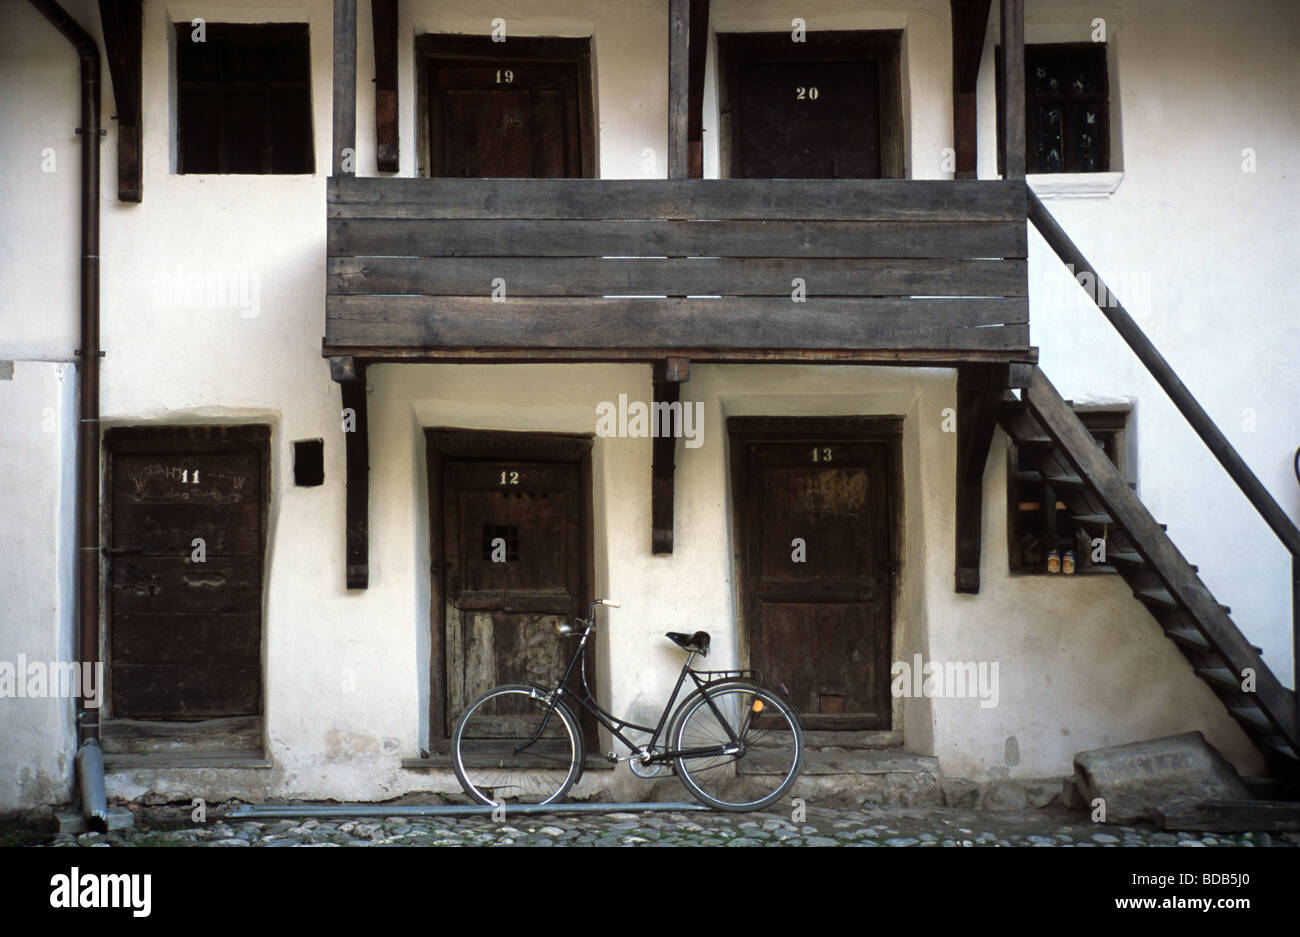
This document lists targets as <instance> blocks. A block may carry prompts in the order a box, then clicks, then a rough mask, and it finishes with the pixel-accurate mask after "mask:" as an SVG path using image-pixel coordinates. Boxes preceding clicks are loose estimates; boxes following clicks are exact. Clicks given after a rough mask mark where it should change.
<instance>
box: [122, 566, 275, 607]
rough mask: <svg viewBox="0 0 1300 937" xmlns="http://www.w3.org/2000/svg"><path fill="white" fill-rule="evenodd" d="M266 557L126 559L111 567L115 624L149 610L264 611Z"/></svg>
mask: <svg viewBox="0 0 1300 937" xmlns="http://www.w3.org/2000/svg"><path fill="white" fill-rule="evenodd" d="M261 566H262V564H261V558H260V557H224V558H223V557H209V558H208V561H207V562H206V563H192V562H190V560H189V558H188V557H185V558H179V557H131V556H126V557H120V558H118V559H117V560H116V561H115V562H113V563H112V564H111V567H110V571H109V576H108V583H107V589H108V593H109V595H110V597H111V600H112V603H113V614H114V620H115V621H116V620H117V618H118V617H120V616H121V615H123V614H128V613H137V612H138V613H142V614H143V613H148V612H158V613H163V612H178V613H189V612H193V613H195V614H201V613H204V612H208V613H215V612H240V613H247V614H256V613H257V612H259V611H260V609H261V607H262V568H261Z"/></svg>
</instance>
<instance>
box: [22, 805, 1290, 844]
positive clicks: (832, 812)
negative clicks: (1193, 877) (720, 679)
mask: <svg viewBox="0 0 1300 937" xmlns="http://www.w3.org/2000/svg"><path fill="white" fill-rule="evenodd" d="M181 817H184V820H183V821H182V820H181ZM799 820H800V821H801V822H795V821H794V820H792V818H791V814H790V812H789V811H785V812H782V813H773V812H766V813H747V814H722V813H713V812H707V811H689V812H688V811H683V812H671V811H652V812H645V813H619V812H615V813H609V814H604V815H594V814H584V815H576V814H567V815H566V814H563V813H559V814H538V815H532V816H527V815H525V816H515V817H509V816H507V818H506V819H505V820H504V822H494V821H493V820H492V818H491V817H486V816H484V817H457V818H445V817H438V818H414V817H388V818H383V817H376V818H373V819H372V818H366V819H330V820H324V819H323V820H302V819H294V820H273V819H267V820H260V821H248V820H235V819H221V818H220V817H218V816H216V815H215V813H214V814H213V815H210V816H209V822H208V823H206V824H202V825H200V824H192V823H189V822H188V812H184V813H182V812H181V811H177V810H175V809H174V808H173V809H172V810H171V811H170V813H169V811H167V810H165V809H164V810H157V809H152V810H151V809H149V808H146V809H145V810H142V811H140V812H139V813H138V823H137V827H136V828H135V829H130V830H121V831H116V832H112V833H108V834H100V833H86V834H82V835H80V836H74V835H69V834H61V835H58V836H55V837H53V838H51V839H49V840H47V842H46V844H47V845H51V846H221V847H248V846H260V847H282V846H289V847H297V846H868V847H870V846H902V847H905V846H915V847H927V846H930V847H945V846H946V847H963V846H967V847H973V846H1059V847H1067V848H1078V847H1103V848H1105V847H1118V846H1168V847H1176V846H1187V847H1202V848H1203V847H1213V846H1283V847H1285V846H1295V845H1297V844H1300V834H1296V833H1274V834H1269V833H1243V834H1227V833H1213V834H1210V833H1166V832H1162V831H1160V830H1157V829H1155V828H1153V827H1150V826H1141V825H1139V826H1108V825H1101V824H1094V823H1090V822H1087V820H1086V819H1085V818H1083V817H1082V815H1080V814H1072V813H1067V812H1065V811H1064V810H1057V811H1050V810H1049V811H1041V812H1038V811H1035V812H1026V813H1019V814H1000V813H999V814H995V813H976V812H973V811H963V810H953V809H947V808H924V809H922V808H902V807H898V808H888V807H875V808H846V809H829V808H818V807H813V806H808V807H806V808H805V815H804V816H802V817H800V818H799ZM182 822H184V824H185V825H183V826H181V825H180V824H181V823H182Z"/></svg>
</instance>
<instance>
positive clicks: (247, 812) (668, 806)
mask: <svg viewBox="0 0 1300 937" xmlns="http://www.w3.org/2000/svg"><path fill="white" fill-rule="evenodd" d="M500 809H501V808H500V807H485V806H479V805H477V804H475V805H458V804H447V805H444V804H439V805H437V806H427V807H426V806H423V805H419V804H416V805H411V804H407V805H402V806H395V805H392V806H387V807H386V806H384V805H383V804H321V805H319V806H312V805H310V804H309V805H306V806H301V805H298V806H284V807H279V806H276V805H275V804H249V805H248V806H246V807H236V808H235V809H234V810H231V811H229V812H227V813H226V814H225V819H228V820H261V819H267V818H275V819H295V818H297V817H302V818H303V819H323V818H327V817H490V816H492V814H493V813H495V812H496V811H498V810H500ZM708 809H709V808H708V807H706V806H704V805H703V804H691V803H683V802H671V801H670V802H666V803H637V804H506V805H505V812H506V815H507V816H518V815H520V814H523V815H528V814H538V813H546V814H562V813H576V814H583V813H597V814H600V813H646V812H650V811H661V812H662V811H674V812H676V811H682V810H708Z"/></svg>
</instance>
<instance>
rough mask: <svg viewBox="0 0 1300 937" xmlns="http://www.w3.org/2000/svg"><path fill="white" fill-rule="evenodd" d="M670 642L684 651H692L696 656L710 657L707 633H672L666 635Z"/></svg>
mask: <svg viewBox="0 0 1300 937" xmlns="http://www.w3.org/2000/svg"><path fill="white" fill-rule="evenodd" d="M664 637H665V638H667V639H668V640H669V641H671V642H673V644H676V645H677V646H678V647H680V648H681V649H682V650H683V651H691V652H692V653H696V654H703V655H704V656H705V657H708V656H709V633H708V632H707V631H697V632H695V634H682V633H681V632H680V631H670V632H668V633H667V634H666V635H664Z"/></svg>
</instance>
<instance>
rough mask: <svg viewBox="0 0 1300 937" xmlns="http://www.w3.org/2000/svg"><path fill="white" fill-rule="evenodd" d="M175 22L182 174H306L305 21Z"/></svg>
mask: <svg viewBox="0 0 1300 937" xmlns="http://www.w3.org/2000/svg"><path fill="white" fill-rule="evenodd" d="M204 30H205V34H204V35H203V41H202V42H198V41H195V40H196V39H197V38H198V36H197V33H196V28H195V27H192V26H191V25H190V24H189V23H177V24H176V79H177V80H176V88H177V94H176V123H177V130H176V132H177V160H178V170H179V171H180V172H182V173H199V172H209V173H262V174H269V173H277V174H289V173H310V172H313V171H314V168H315V159H314V155H313V153H312V133H311V47H310V42H309V39H308V33H307V24H306V23H271V24H265V23H264V24H259V25H252V26H245V25H233V24H230V23H208V24H207V25H206V27H204Z"/></svg>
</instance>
